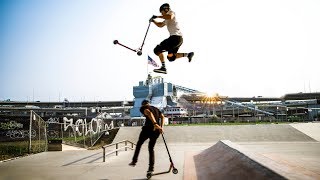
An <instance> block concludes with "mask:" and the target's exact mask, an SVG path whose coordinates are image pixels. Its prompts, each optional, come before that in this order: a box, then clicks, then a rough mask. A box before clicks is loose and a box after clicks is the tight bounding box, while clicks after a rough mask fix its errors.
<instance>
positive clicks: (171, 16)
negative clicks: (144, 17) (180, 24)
mask: <svg viewBox="0 0 320 180" xmlns="http://www.w3.org/2000/svg"><path fill="white" fill-rule="evenodd" d="M157 18H162V19H166V20H168V19H173V18H174V13H172V12H171V13H170V12H169V13H167V14H165V15H161V16H157Z"/></svg>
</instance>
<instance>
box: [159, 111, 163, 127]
mask: <svg viewBox="0 0 320 180" xmlns="http://www.w3.org/2000/svg"><path fill="white" fill-rule="evenodd" d="M160 117H161V127H163V125H164V115H163V114H162V113H161V115H160Z"/></svg>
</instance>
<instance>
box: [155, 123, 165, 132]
mask: <svg viewBox="0 0 320 180" xmlns="http://www.w3.org/2000/svg"><path fill="white" fill-rule="evenodd" d="M157 129H159V131H160V133H163V129H162V127H161V126H159V125H158V124H155V125H154V130H157Z"/></svg>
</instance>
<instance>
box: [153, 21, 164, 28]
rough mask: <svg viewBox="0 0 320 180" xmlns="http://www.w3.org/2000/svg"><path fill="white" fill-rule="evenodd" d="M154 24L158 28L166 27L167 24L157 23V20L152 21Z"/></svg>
mask: <svg viewBox="0 0 320 180" xmlns="http://www.w3.org/2000/svg"><path fill="white" fill-rule="evenodd" d="M152 22H153V23H154V24H155V25H156V26H158V27H163V26H165V25H166V24H165V23H164V21H163V22H157V21H155V20H152Z"/></svg>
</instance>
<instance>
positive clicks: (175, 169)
mask: <svg viewBox="0 0 320 180" xmlns="http://www.w3.org/2000/svg"><path fill="white" fill-rule="evenodd" d="M161 135H162V139H163V142H164V145H165V146H166V149H167V152H168V155H169V160H170V167H169V170H168V171H164V172H159V173H147V178H148V179H150V178H151V177H152V176H156V175H160V174H166V173H170V171H171V169H172V173H173V174H178V169H177V168H175V167H174V164H173V162H172V159H171V156H170V152H169V149H168V146H167V143H166V140H165V139H164V136H163V133H162V134H161Z"/></svg>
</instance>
